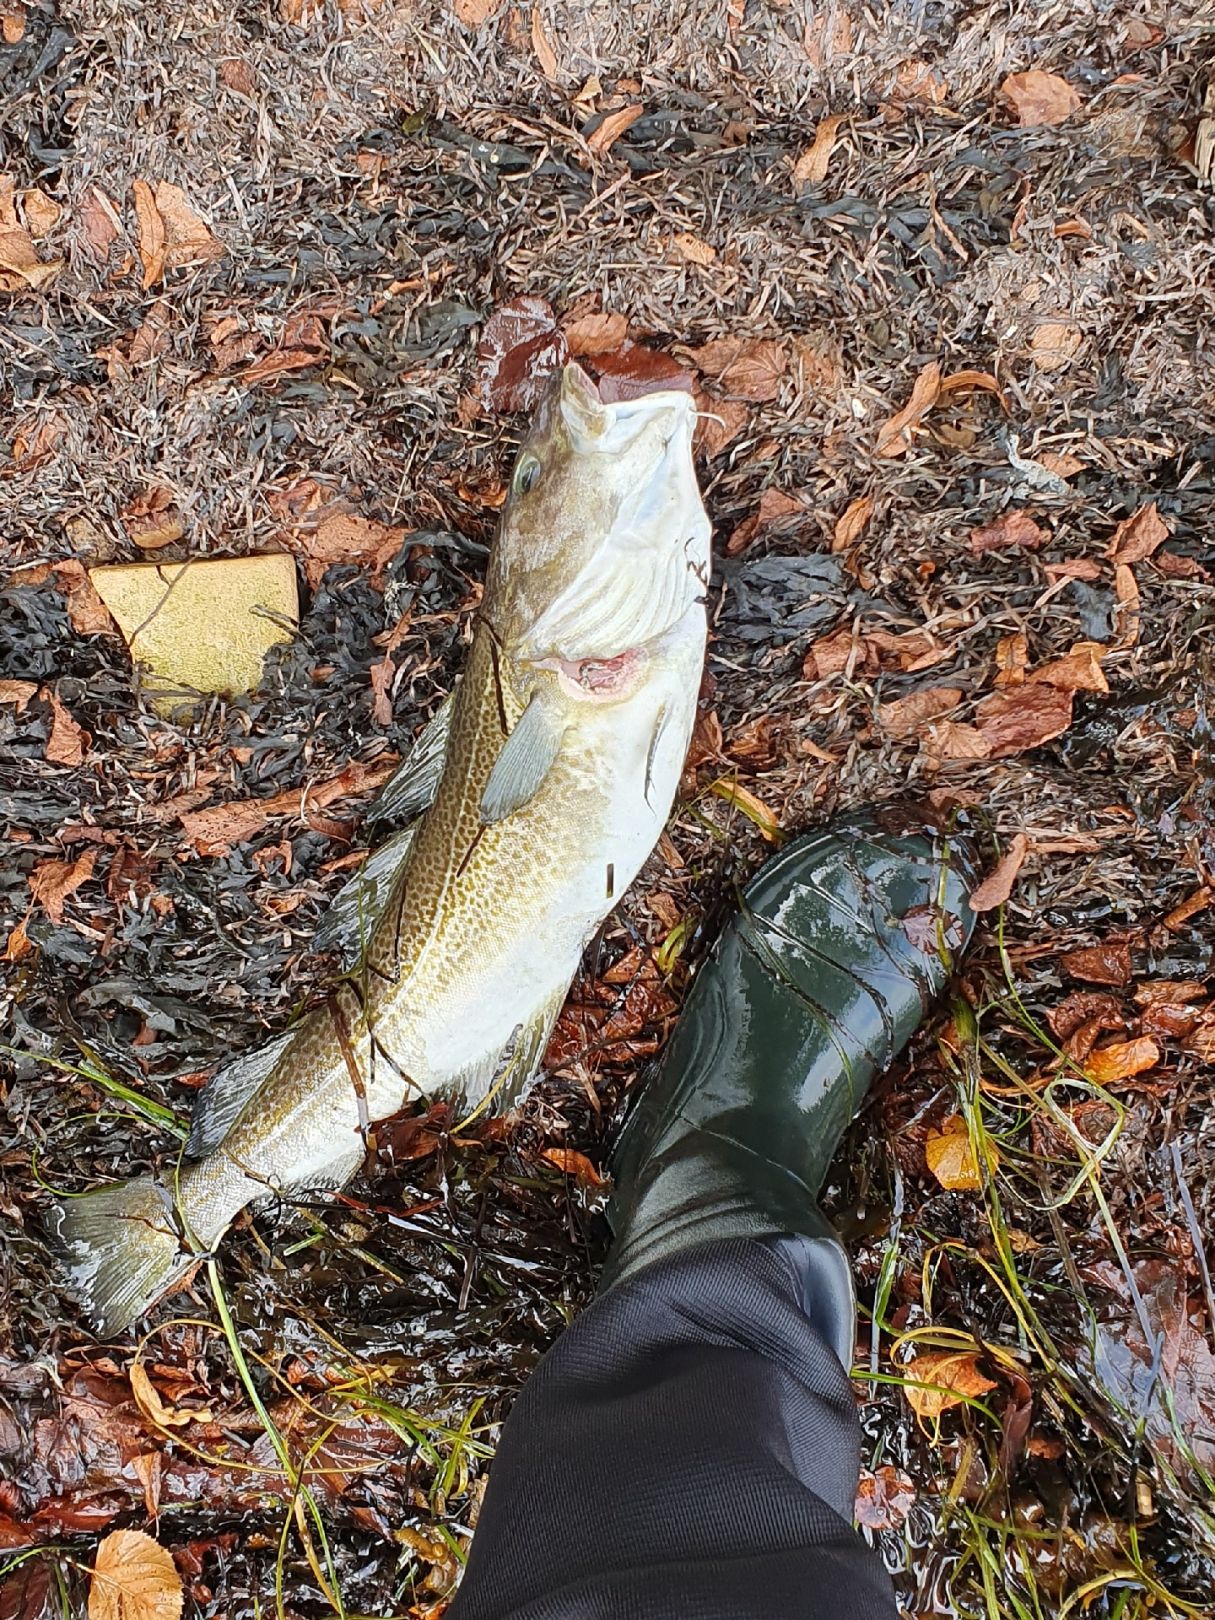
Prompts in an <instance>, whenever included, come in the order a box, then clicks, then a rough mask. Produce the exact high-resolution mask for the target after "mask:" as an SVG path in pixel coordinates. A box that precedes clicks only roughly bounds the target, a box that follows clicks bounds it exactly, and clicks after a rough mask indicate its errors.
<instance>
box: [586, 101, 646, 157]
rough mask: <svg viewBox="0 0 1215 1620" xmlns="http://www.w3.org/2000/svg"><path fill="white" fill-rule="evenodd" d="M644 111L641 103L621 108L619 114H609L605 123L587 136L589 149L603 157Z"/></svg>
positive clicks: (597, 155)
mask: <svg viewBox="0 0 1215 1620" xmlns="http://www.w3.org/2000/svg"><path fill="white" fill-rule="evenodd" d="M644 111H645V108H644V107H643V106H642V105H641V103H640V102H634V103H633V104H632V105H631V106H628V107H621V108H620V109H619V110H618V111H617V112H610V113H608V115H607V117H606V118H604V120H603V122H602V123H601V124H599V125H598V126H597V128H596V129H595V130H594V131H593V132H592V134H590V135H588V136H587V141H586V144H587V147H588V149H589V150H590V151H592V152H594V153H595V155H596V157H603V156H604V154H605V153H606V152H608V151H609V150H610V148H611V147H612V146H613V144H614V143H615V142H616V141H618V140H619V139H620V137H621V136H622V135H623V134H624V132H625V130H626V129H630V128H631V127H632V126H633V125H634V124H635V123H636V122H637V120H638V119H639V118H640V117H641V115H642V113H643V112H644Z"/></svg>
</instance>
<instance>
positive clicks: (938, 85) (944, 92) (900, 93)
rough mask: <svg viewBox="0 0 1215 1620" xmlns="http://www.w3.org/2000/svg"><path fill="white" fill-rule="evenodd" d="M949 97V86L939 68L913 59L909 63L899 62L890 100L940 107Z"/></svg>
mask: <svg viewBox="0 0 1215 1620" xmlns="http://www.w3.org/2000/svg"><path fill="white" fill-rule="evenodd" d="M948 96H949V84H948V81H947V80H946V78H945V75H944V74H943V73H942V72H941V70H940V68H938V67H933V65H932V64H931V63H930V62H925V61H922V60H921V59H920V58H919V57H913V58H912V59H911V60H910V61H907V62H900V63H899V70H898V74H897V76H896V78H895V81H894V88H893V90H892V91H891V100H892V101H894V102H896V103H898V102H900V101H923V102H927V103H928V104H929V106H932V107H940V106H942V105H943V104H944V102H945V101H946V99H947V98H948Z"/></svg>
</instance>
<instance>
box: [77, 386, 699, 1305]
mask: <svg viewBox="0 0 1215 1620" xmlns="http://www.w3.org/2000/svg"><path fill="white" fill-rule="evenodd" d="M694 424H695V407H694V404H693V400H692V397H691V395H690V394H687V393H683V392H680V391H676V390H664V391H662V392H657V393H651V394H645V395H643V396H642V397H640V398H638V399H632V400H624V401H618V402H613V403H605V402H604V401H603V400H602V399H601V397H600V394H599V391H598V388H597V387H596V385H595V383H594V382H592V381H591V379H590V378H589V377H588V376H587V374H586V373H585V372H584V371H583V370H582V369H581V368H580V367H579V366H577V365H576V364H570V365H568V366H567V367H566V368H565V370H564V371H563V372H562V373H561V375H560V376H559V378H557V379H555V381H554V384H553V385H552V386H551V388H550V390H549V392H548V393H547V394H546V396H545V398H544V400H543V402H542V403H541V406H540V408H539V410H538V412H537V417H536V420H535V422H534V424H533V426H532V428H531V431H530V433H529V434H528V437H527V439H526V441H525V442H524V444H523V447H522V449H521V450H520V452H519V456H518V459H517V461H516V463H515V468H514V473H513V476H512V480H511V487H510V495H509V498H508V501H507V504H506V506H505V508H504V511H503V517H502V523H501V527H500V530H499V533H498V537H497V540H496V542H495V545H494V548H493V551H492V553H491V556H490V561H489V569H488V577H487V580H486V585H485V593H484V596H483V599H482V603H481V607H480V609H479V612H478V616H477V620H476V624H475V628H474V633H473V638H472V644H471V647H470V650H469V655H468V660H467V665H466V667H465V670H464V672H463V675H462V677H461V679H460V681H459V684H458V686H457V688H456V691H455V693H454V694H453V696H452V697H451V698H450V699H449V700H448V705H447V707H446V710H445V711H444V712H442V714H441V718H440V719H438V720H437V722H434V723H432V725H431V727H430V728H428V731H427V732H426V733H424V734H423V738H422V739H421V742H420V744H419V747H418V749H417V750H416V751H415V752H416V756H417V757H416V758H415V759H413V760H407V761H406V763H405V765H404V766H403V767H402V770H401V772H399V773H398V779H394V783H392V784H390V785H389V788H388V789H386V793H388V794H389V795H390V797H391V796H395V798H396V799H397V800H398V801H399V803H398V808H399V807H400V806H402V805H406V804H411V805H413V806H414V807H417V808H422V807H425V808H424V811H423V814H422V815H421V818H420V820H418V821H417V823H416V825H415V826H414V827H413V828H410V829H409V830H408V831H407V832H406V833H405V834H403V835H400V836H399V837H398V838H397V839H395V840H394V841H393V843H392V844H391V845H390V846H387V847H386V849H385V850H384V851H383V852H377V854H376V855H375V856H373V857H371V859H370V860H369V861H368V863H367V870H368V879H367V880H366V881H364V883H363V884H362V886H361V887H359V886H358V885H357V884H356V887H355V889H354V891H353V898H351V897H350V896H347V897H346V898H345V900H344V901H343V898H342V897H339V902H338V910H339V912H341V911H342V910H343V906H344V908H345V915H343V916H340V917H339V919H338V924H337V926H336V927H335V928H334V929H333V930H332V933H331V936H330V937H332V938H333V939H335V940H337V941H339V942H340V941H341V940H342V939H343V938H346V939H348V938H349V936H350V933H351V929H350V915H349V913H350V912H351V909H352V906H353V912H354V915H355V918H356V922H359V923H360V927H359V929H358V933H359V938H360V948H359V949H358V950H357V952H356V960H355V961H354V962H353V964H352V968H351V971H350V972H349V973H348V975H347V976H346V977H345V978H343V979H341V980H339V981H338V983H337V984H336V985H335V986H334V988H333V990H332V992H331V993H330V995H329V996H328V999H327V1000H326V1001H325V1002H324V1003H322V1004H321V1005H320V1006H318V1007H316V1008H314V1009H313V1010H312V1011H311V1012H309V1013H307V1014H306V1015H305V1016H304V1017H303V1018H302V1019H301V1020H300V1021H299V1022H298V1023H297V1024H296V1025H295V1026H294V1027H293V1028H291V1029H290V1030H288V1031H287V1032H286V1033H285V1034H283V1035H280V1036H279V1037H278V1039H277V1040H275V1041H272V1042H270V1043H269V1044H268V1045H266V1046H263V1047H259V1048H258V1049H257V1050H256V1051H254V1052H251V1053H248V1054H243V1055H241V1056H239V1057H237V1058H236V1059H234V1060H233V1061H232V1062H230V1063H229V1064H227V1065H226V1066H225V1067H224V1068H223V1069H221V1070H220V1071H219V1072H218V1073H217V1074H216V1075H215V1076H214V1077H213V1079H212V1080H211V1081H210V1082H209V1084H208V1086H207V1088H206V1090H205V1091H204V1092H203V1094H202V1095H201V1097H200V1099H199V1102H198V1105H197V1107H196V1110H195V1115H194V1120H193V1125H192V1129H191V1134H190V1139H189V1142H188V1144H187V1147H186V1156H185V1159H184V1160H183V1162H182V1163H181V1164H180V1166H178V1167H176V1168H175V1169H173V1170H171V1171H170V1172H169V1173H168V1174H167V1175H166V1176H165V1177H164V1178H163V1179H158V1178H155V1177H150V1176H145V1177H140V1178H139V1179H137V1180H135V1181H130V1182H126V1183H123V1184H120V1185H116V1186H113V1187H107V1188H103V1189H101V1190H100V1191H97V1192H93V1193H88V1194H85V1195H84V1196H81V1197H76V1198H73V1199H71V1200H69V1201H66V1202H65V1203H64V1204H62V1205H59V1206H57V1210H56V1218H55V1227H56V1231H57V1235H58V1238H59V1241H60V1243H61V1246H62V1248H63V1250H64V1253H65V1257H66V1261H67V1264H68V1267H69V1269H70V1272H71V1276H72V1281H73V1284H74V1287H75V1289H76V1292H77V1293H78V1294H79V1296H80V1298H81V1300H82V1303H83V1305H84V1307H85V1308H86V1310H87V1311H88V1312H89V1314H90V1315H91V1317H92V1318H93V1320H94V1322H95V1324H96V1325H97V1327H98V1330H99V1331H100V1332H102V1333H105V1334H112V1333H115V1332H119V1331H121V1330H122V1329H123V1328H124V1327H126V1326H127V1325H128V1324H129V1323H131V1322H132V1321H134V1320H135V1319H136V1318H137V1317H138V1316H141V1315H142V1314H143V1313H144V1311H145V1310H146V1309H147V1308H148V1306H149V1305H150V1304H151V1303H152V1301H153V1300H154V1299H155V1298H156V1297H157V1296H158V1295H159V1294H160V1293H161V1292H163V1290H164V1289H165V1288H166V1287H168V1286H169V1284H170V1283H172V1282H173V1281H175V1280H176V1279H177V1278H178V1277H179V1276H181V1275H182V1274H183V1273H184V1272H185V1271H186V1270H188V1269H189V1267H190V1266H191V1265H193V1264H195V1263H196V1262H197V1260H198V1258H199V1256H200V1255H204V1254H208V1253H210V1252H212V1251H213V1250H214V1248H215V1246H216V1245H217V1244H218V1242H219V1240H220V1238H221V1237H222V1236H223V1234H224V1232H225V1231H226V1230H227V1228H228V1226H229V1225H230V1224H231V1222H232V1220H233V1219H234V1217H235V1216H236V1215H237V1213H238V1212H239V1211H240V1210H241V1209H243V1208H244V1207H245V1206H246V1205H248V1204H251V1203H253V1202H255V1201H257V1200H259V1199H263V1198H268V1197H271V1198H272V1197H281V1196H290V1195H292V1194H296V1195H298V1194H301V1193H303V1192H306V1191H312V1190H315V1189H319V1188H326V1187H328V1188H334V1187H340V1186H341V1185H342V1184H343V1183H344V1182H345V1181H347V1180H348V1179H349V1178H350V1176H351V1175H353V1173H354V1172H355V1170H356V1169H357V1168H358V1167H359V1165H360V1164H361V1163H362V1161H363V1159H364V1157H365V1155H366V1150H367V1133H368V1128H369V1126H370V1125H372V1124H374V1122H375V1121H377V1120H381V1119H385V1118H387V1117H388V1116H389V1115H391V1114H395V1113H396V1112H397V1111H398V1110H399V1109H400V1108H402V1107H403V1106H404V1105H406V1104H407V1103H409V1102H410V1101H411V1100H414V1099H417V1100H419V1101H421V1100H427V1099H434V1098H438V1097H463V1098H464V1099H466V1100H467V1102H468V1104H469V1105H470V1106H472V1107H474V1108H475V1107H478V1106H481V1107H487V1108H495V1109H501V1108H504V1107H508V1106H510V1105H511V1104H512V1103H513V1102H514V1101H515V1100H516V1099H517V1098H518V1096H519V1094H520V1092H521V1090H522V1088H523V1087H524V1086H525V1085H526V1084H527V1082H528V1081H529V1080H530V1079H531V1077H532V1075H533V1074H534V1072H535V1069H536V1066H537V1064H538V1063H539V1061H540V1058H541V1056H542V1055H543V1052H544V1048H545V1046H546V1044H547V1041H548V1037H549V1034H550V1032H551V1030H552V1026H553V1022H554V1020H555V1018H556V1015H557V1012H558V1010H559V1009H560V1006H561V1003H562V1001H563V1000H564V998H565V995H566V993H567V991H568V989H569V985H570V982H571V980H572V978H573V976H574V974H575V972H576V971H577V968H578V964H579V960H580V958H581V955H582V952H583V950H584V948H585V946H586V944H587V942H588V941H589V939H590V938H591V936H592V935H593V934H594V932H595V930H596V929H597V928H598V926H599V924H600V923H601V922H602V920H603V918H604V917H605V916H606V915H607V913H608V912H609V911H610V910H611V908H612V906H613V905H614V903H615V902H616V901H617V900H618V899H619V898H620V896H621V895H622V894H623V892H624V890H625V889H626V888H627V887H628V885H629V884H630V883H631V882H632V880H633V878H634V877H635V876H636V874H637V872H638V870H639V868H640V867H641V865H642V863H643V861H644V860H645V859H646V857H647V856H648V855H649V853H650V851H651V850H652V848H653V847H654V844H655V843H656V842H657V839H658V837H659V834H660V833H661V831H662V828H663V825H664V823H665V821H666V818H667V815H668V813H669V811H670V807H671V803H672V800H673V798H674V795H675V790H676V787H677V784H678V781H679V775H680V771H681V769H682V766H683V760H684V756H685V754H686V752H687V746H688V739H689V736H690V734H691V729H692V722H693V719H694V716H695V709H696V698H697V692H698V689H699V683H700V677H701V669H702V665H703V662H704V649H705V632H706V621H705V605H704V604H705V588H706V585H707V582H708V573H709V523H708V519H707V517H706V516H705V511H704V507H703V505H702V503H701V498H700V492H699V489H698V487H697V483H696V475H695V470H694V468H693V463H692V430H693V427H694Z"/></svg>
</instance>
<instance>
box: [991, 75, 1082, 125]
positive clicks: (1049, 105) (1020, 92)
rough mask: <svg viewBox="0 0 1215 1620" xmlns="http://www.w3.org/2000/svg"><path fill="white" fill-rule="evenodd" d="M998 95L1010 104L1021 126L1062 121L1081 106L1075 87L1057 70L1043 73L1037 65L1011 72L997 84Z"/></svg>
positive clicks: (1059, 122)
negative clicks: (1026, 70)
mask: <svg viewBox="0 0 1215 1620" xmlns="http://www.w3.org/2000/svg"><path fill="white" fill-rule="evenodd" d="M1000 94H1001V96H1003V98H1004V100H1005V101H1007V102H1008V103H1009V104H1010V105H1011V107H1012V109H1013V111H1014V112H1015V113H1016V115H1017V122H1018V124H1020V126H1021V128H1022V129H1034V128H1036V127H1037V126H1038V125H1040V124H1061V123H1062V122H1063V120H1064V119H1065V118H1070V117H1071V115H1072V114H1073V113H1074V112H1075V111H1076V109H1077V108H1078V107H1079V106H1080V93H1079V91H1078V90H1076V89H1075V88H1074V87H1073V86H1072V85H1070V84H1068V82H1067V80H1066V79H1062V78H1060V77H1059V75H1058V74H1057V73H1044V72H1042V70H1041V69H1040V68H1030V69H1029V71H1028V72H1027V73H1010V74H1009V75H1008V77H1007V78H1006V79H1005V81H1004V83H1003V84H1002V85H1001V86H1000Z"/></svg>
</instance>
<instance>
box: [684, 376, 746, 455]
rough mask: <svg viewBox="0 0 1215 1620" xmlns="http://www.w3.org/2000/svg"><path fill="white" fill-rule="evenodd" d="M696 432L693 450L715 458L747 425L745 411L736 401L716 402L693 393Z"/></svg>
mask: <svg viewBox="0 0 1215 1620" xmlns="http://www.w3.org/2000/svg"><path fill="white" fill-rule="evenodd" d="M696 410H697V421H696V432H695V434H694V436H693V439H692V443H693V446H694V448H695V449H696V450H698V451H701V452H702V453H703V454H704V455H706V456H708V457H710V459H711V458H712V457H713V456H719V455H720V454H721V452H722V451H723V450H724V449H725V448H726V446H727V445H728V444H730V443H732V442H733V440H735V439H736V438H737V437H738V435H739V434H740V433H741V432H742V430H743V428H745V427H746V425H747V407H746V406H745V405H744V404H742V402H741V401H739V400H736V399H718V398H717V397H716V395H714V394H706V393H705V392H704V390H703V389H699V388H698V389H697V391H696Z"/></svg>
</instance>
